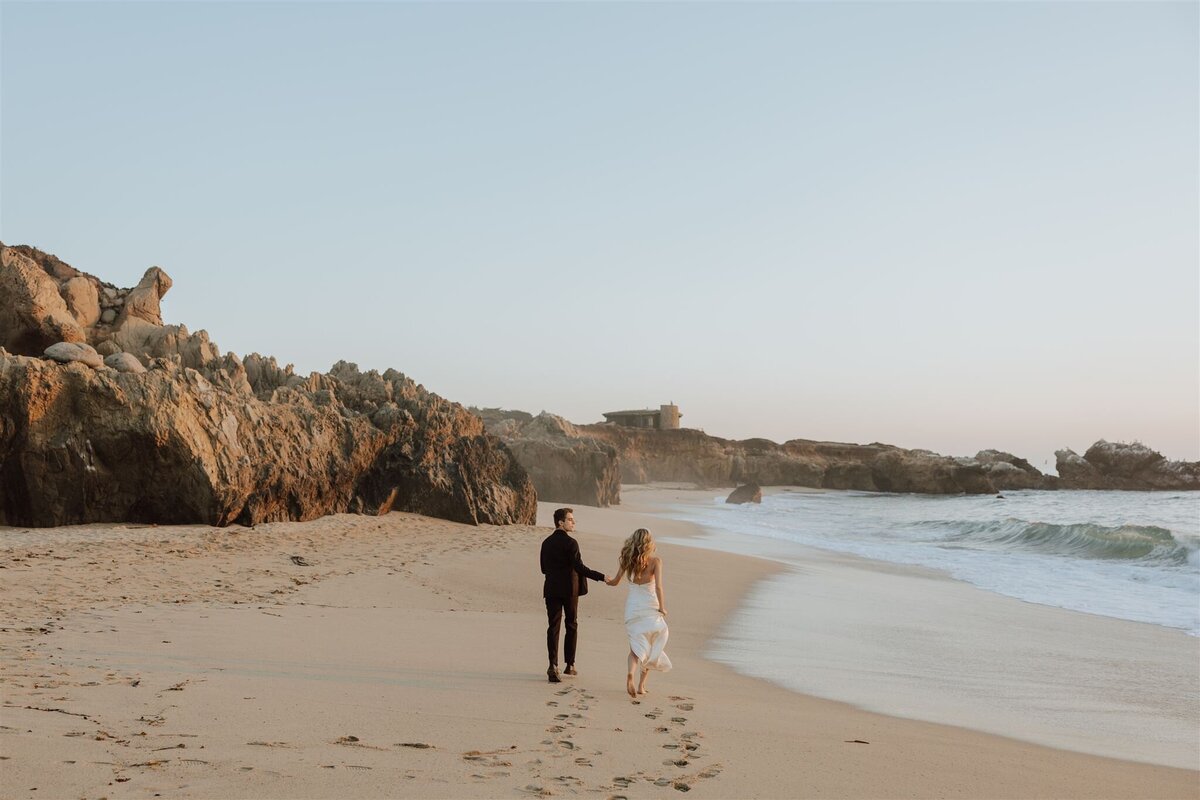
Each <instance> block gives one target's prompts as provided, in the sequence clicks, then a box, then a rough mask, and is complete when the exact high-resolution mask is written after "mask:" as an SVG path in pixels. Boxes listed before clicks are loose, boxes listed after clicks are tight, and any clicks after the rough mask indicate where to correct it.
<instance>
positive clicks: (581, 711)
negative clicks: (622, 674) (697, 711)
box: [479, 686, 722, 800]
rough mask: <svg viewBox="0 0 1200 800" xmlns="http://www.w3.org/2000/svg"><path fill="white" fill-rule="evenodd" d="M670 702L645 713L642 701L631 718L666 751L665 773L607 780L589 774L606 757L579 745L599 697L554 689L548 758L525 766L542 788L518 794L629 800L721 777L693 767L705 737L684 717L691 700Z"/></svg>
mask: <svg viewBox="0 0 1200 800" xmlns="http://www.w3.org/2000/svg"><path fill="white" fill-rule="evenodd" d="M668 701H669V703H670V711H664V710H663V709H662V708H653V709H651V710H650V711H649V712H646V711H642V710H641V709H638V708H637V706H638V705H640V704H641V701H635V702H634V703H633V704H632V711H633V713H641V715H642V716H643V717H644V718H645V719H646V720H648V721H649V723H650V725H651V728H650V730H651V731H652V733H653V734H654V738H653V740H652V741H653V745H651V748H661V749H662V752H663V753H664V754H665V755H666V756H667V758H665V759H664V760H662V762H661V764H662V767H663V768H667V769H665V770H664V769H662V768H656V767H650V768H649V769H639V770H636V771H633V772H628V773H625V774H623V775H616V776H614V777H612V778H611V779H609V780H605V779H604V778H603V777H598V776H594V775H592V774H589V773H590V772H591V771H592V770H594V769H595V765H594V763H593V760H592V757H594V756H602V755H604V753H603V751H600V750H594V751H591V752H590V753H587V752H584V748H583V747H581V745H580V744H579V742H578V741H577V740H576V735H577V734H578V733H580V732H581V731H583V730H586V729H587V727H588V726H587V722H588V721H589V720H590V716H589V715H588V714H587V711H588V710H589V709H590V708H591V706H592V704H594V703H595V702H596V697H595V695H593V694H591V693H590V692H589V691H588V690H587V689H585V688H582V687H578V686H564V687H562V688H559V689H556V690H555V691H554V694H553V696H552V698H551V699H549V700H547V701H546V707H547V710H548V711H550V712H551V719H550V722H549V725H548V726H547V727H546V733H548V734H549V738H546V739H543V740H542V742H541V744H542V749H541V751H540V752H541V753H543V754H545V755H546V757H547V758H546V759H543V758H534V759H532V760H530V761H527V762H526V763H525V766H527V767H533V768H534V770H533V771H534V774H535V775H536V776H537V781H538V782H536V783H529V784H526V785H525V786H523V787H520V790H521V791H522V792H524V793H526V794H530V795H534V796H537V797H549V796H554V795H560V794H570V795H576V794H581V793H584V792H586V793H588V794H595V793H603V792H609V794H608V800H628V798H629V795H628V794H626V793H625V792H632V791H633V790H635V789H642V788H648V786H653V787H656V788H669V789H674V790H675V791H678V792H688V791H691V789H692V787H693V786H694V785H695V784H696V783H697V782H698V781H703V780H708V779H710V778H715V777H717V776H718V775H720V774H721V770H722V766H721V765H720V764H708V765H706V766H702V765H700V764H697V763H695V762H697V761H698V760H700V759H702V758H704V753H703V751H702V745H701V742H700V740H701V739H703V738H704V735H703V734H702V733H700V732H699V731H691V730H687V722H688V718H687V716H685V714H686V713H687V712H690V711H692V710H693V709H694V708H695V704H694V703H693V702H692V700H691V698H688V697H681V696H678V695H673V696H671V697H669V698H668ZM618 730H619V729H618ZM631 732H632V731H631ZM647 754H648V756H650V757H651V758H657V756H654V753H653V751H652V750H648V753H647ZM479 777H482V776H479Z"/></svg>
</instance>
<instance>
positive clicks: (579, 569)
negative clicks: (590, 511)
mask: <svg viewBox="0 0 1200 800" xmlns="http://www.w3.org/2000/svg"><path fill="white" fill-rule="evenodd" d="M573 530H575V512H574V510H573V509H570V508H559V509H556V510H555V511H554V533H552V534H550V535H549V536H547V537H546V538H545V540H544V541H543V542H542V574H543V575H545V576H546V581H545V583H544V585H543V587H542V597H544V598H546V618H547V621H548V622H549V627H547V628H546V650H547V652H548V654H549V656H550V668H549V669H548V670H546V676H547V677H548V678H549V679H550V682H551V683H560V682H561V681H560V679H559V677H558V626H559V624H560V623H561V622H562V619H563V616H564V615H565V616H566V618H567V635H566V637H565V638H564V640H563V656H564V660H565V662H566V665H567V668H566V670H565V672H566V674H567V675H576V674H578V673H576V672H575V641H576V635H577V634H578V631H579V621H578V615H579V598H580V596H581V595H585V594H587V590H588V587H587V579H588V578H591V579H592V580H594V581H602V580H604V575H603V574H601V573H599V572H596V570H594V569H588V568H587V567H586V566H585V565H584V563H583V559H582V558H580V556H579V542H577V541H575V540H574V539H572V538H571V531H573Z"/></svg>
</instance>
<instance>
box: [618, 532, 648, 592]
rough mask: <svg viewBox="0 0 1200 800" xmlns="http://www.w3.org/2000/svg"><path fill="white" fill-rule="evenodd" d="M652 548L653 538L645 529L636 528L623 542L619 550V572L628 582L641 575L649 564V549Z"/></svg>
mask: <svg viewBox="0 0 1200 800" xmlns="http://www.w3.org/2000/svg"><path fill="white" fill-rule="evenodd" d="M653 546H654V537H653V536H651V535H650V531H648V530H646V529H645V528H638V529H637V530H636V531H634V532H633V535H632V536H630V537H629V538H628V539H626V540H625V545H624V546H623V547H622V548H621V572H623V573H625V575H626V577H628V578H629V580H633V579H634V576H636V575H641V574H642V573H644V572H645V571H646V567H647V566H649V564H650V548H652V547H653Z"/></svg>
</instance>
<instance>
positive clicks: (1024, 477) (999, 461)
mask: <svg viewBox="0 0 1200 800" xmlns="http://www.w3.org/2000/svg"><path fill="white" fill-rule="evenodd" d="M975 460H976V461H978V462H979V464H980V465H981V466H982V467H983V471H984V472H985V473H986V474H987V476H988V478H989V479H990V480H991V482H992V485H993V486H995V487H996V489H997V490H998V491H1003V490H1005V489H1053V488H1056V485H1055V484H1056V483H1057V481H1055V480H1054V478H1053V476H1051V475H1045V474H1043V473H1042V472H1041V470H1039V469H1037V468H1036V467H1034V466H1033V465H1032V464H1030V463H1029V462H1028V461H1026V460H1025V459H1023V458H1018V457H1017V456H1014V455H1013V454H1012V453H1006V452H1004V451H1003V450H980V451H979V452H978V453H976V454H975Z"/></svg>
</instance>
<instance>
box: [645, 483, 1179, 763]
mask: <svg viewBox="0 0 1200 800" xmlns="http://www.w3.org/2000/svg"><path fill="white" fill-rule="evenodd" d="M701 497H702V498H704V499H701V500H699V501H698V502H690V503H688V502H682V503H679V504H676V505H671V506H669V507H666V508H661V509H659V511H658V513H660V514H663V515H665V516H668V517H671V518H674V519H680V520H685V521H688V522H692V523H695V524H697V525H699V526H700V527H701V528H702V529H703V531H704V535H703V536H702V537H699V538H693V539H688V540H678V542H675V541H672V540H666V541H665V542H664V544H680V545H687V546H693V547H695V546H700V547H707V548H711V549H715V550H720V551H725V552H730V553H739V554H746V555H753V556H758V557H763V558H768V559H771V560H774V561H776V562H778V563H780V564H781V565H784V566H783V569H781V571H780V572H779V573H778V574H776V575H775V576H773V577H771V578H768V579H766V580H764V581H762V582H760V583H759V584H758V585H757V586H755V587H754V588H753V589H752V590H751V591H750V593H749V594H748V595H747V596H746V597H745V598H744V599H743V602H742V604H741V607H740V608H739V609H738V611H737V612H736V613H735V614H734V615H733V616H732V617H731V618H730V619H729V620H727V621H726V623H725V624H724V626H723V627H722V629H721V631H720V632H719V634H718V635H717V636H716V637H715V638H714V640H713V641H712V642H710V644H709V650H708V653H707V655H708V656H709V657H710V658H712V659H714V660H716V661H719V662H722V663H725V664H727V665H728V666H730V667H731V668H733V669H734V670H736V671H738V672H741V673H743V674H747V675H751V676H754V677H758V678H762V679H764V680H767V681H770V682H773V683H775V684H777V685H779V686H781V687H782V688H785V689H788V690H792V691H796V692H801V693H804V694H809V695H813V696H817V697H824V698H828V699H832V700H837V701H841V702H846V703H851V704H853V705H856V706H858V707H860V708H865V709H868V710H871V711H877V712H880V713H884V714H891V715H895V716H900V717H906V718H910V719H920V720H927V721H930V722H938V723H943V724H949V725H956V726H961V727H966V728H971V729H974V730H981V731H986V732H990V733H996V734H1000V735H1003V736H1009V737H1012V738H1017V739H1022V740H1024V741H1030V742H1035V743H1039V744H1045V745H1050V746H1053V747H1062V748H1066V749H1070V750H1076V751H1079V752H1086V753H1093V754H1096V755H1103V756H1109V757H1115V758H1126V759H1133V760H1138V761H1146V762H1150V763H1157V764H1166V765H1170V766H1177V767H1185V768H1190V769H1200V562H1198V549H1200V493H1197V492H1192V493H1184V492H1181V493H1148V492H1092V491H1071V492H1040V491H1012V492H1005V494H1004V499H999V498H997V497H995V496H987V495H985V496H928V495H895V494H870V493H862V492H840V491H828V492H819V491H812V490H799V489H798V490H789V489H783V490H770V491H769V492H768V493H767V494H765V495H764V497H763V502H762V504H761V505H755V504H750V505H740V506H734V505H728V504H726V503H725V502H724V497H725V495H724V494H721V495H719V496H718V495H716V494H715V493H714V494H713V495H711V496H708V497H704V495H701ZM664 558H665V559H666V565H667V573H666V576H667V577H666V580H665V586H666V591H667V593H668V596H669V594H670V582H671V581H672V580H681V579H687V578H683V577H680V576H673V575H672V574H671V572H670V559H669V555H667V551H666V550H664ZM693 579H694V578H693ZM671 611H672V614H674V615H679V614H681V613H686V610H685V609H681V608H676V607H672V609H671ZM1080 612H1082V613H1080Z"/></svg>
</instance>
